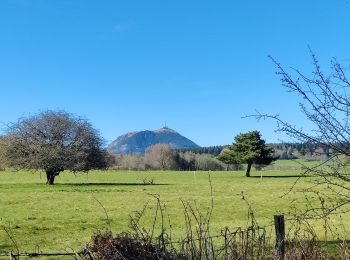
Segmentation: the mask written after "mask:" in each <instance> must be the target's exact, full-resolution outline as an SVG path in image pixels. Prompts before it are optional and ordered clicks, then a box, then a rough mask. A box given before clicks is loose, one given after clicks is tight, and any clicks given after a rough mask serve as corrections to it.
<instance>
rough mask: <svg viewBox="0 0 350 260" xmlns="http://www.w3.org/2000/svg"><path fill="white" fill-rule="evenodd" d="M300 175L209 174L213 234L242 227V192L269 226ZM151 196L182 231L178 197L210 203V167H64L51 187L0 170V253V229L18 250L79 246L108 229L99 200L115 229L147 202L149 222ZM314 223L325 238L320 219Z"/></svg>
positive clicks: (0, 244)
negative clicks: (82, 170) (146, 169)
mask: <svg viewBox="0 0 350 260" xmlns="http://www.w3.org/2000/svg"><path fill="white" fill-rule="evenodd" d="M298 174H299V171H296V170H295V171H283V172H281V171H261V172H254V171H253V173H252V175H253V177H252V178H246V177H245V176H244V172H211V173H210V175H211V181H212V188H213V199H214V209H213V215H212V220H211V228H212V233H213V234H215V233H219V232H220V230H221V229H222V228H224V227H226V226H227V227H231V228H233V227H239V226H242V227H243V226H246V224H247V211H248V206H247V204H246V202H245V201H243V200H242V196H241V193H242V192H243V193H244V196H245V198H246V199H247V200H248V201H249V203H250V204H251V206H252V208H253V210H254V213H255V216H256V219H257V221H258V223H259V224H260V225H270V224H271V223H272V220H273V215H274V214H276V213H285V214H287V217H288V214H289V212H290V209H291V206H292V203H297V207H298V208H299V209H303V208H304V207H305V205H304V202H303V194H302V193H301V192H300V191H301V190H302V189H303V188H306V187H308V186H309V185H310V181H311V180H310V179H308V178H303V179H302V180H301V181H299V182H298V185H297V186H296V188H295V189H294V190H293V191H292V192H291V193H289V194H288V195H287V196H284V197H283V196H282V195H283V194H285V193H286V191H288V190H289V189H290V188H291V186H292V185H293V183H294V182H295V181H296V179H297V176H298ZM261 175H262V176H263V178H261ZM145 180H146V181H149V180H153V181H154V185H145V184H144V181H145ZM150 194H159V195H160V198H161V202H162V203H163V204H165V205H166V214H167V215H168V216H169V218H170V219H171V223H172V227H173V234H174V235H175V236H176V237H180V236H181V235H182V234H184V230H185V223H184V217H183V207H182V204H181V201H180V199H183V200H185V201H190V202H192V203H196V205H197V206H198V208H199V210H201V211H202V212H205V211H206V210H207V208H208V207H209V206H210V201H211V196H210V184H209V179H208V172H171V171H165V172H160V171H158V172H156V171H149V172H134V171H130V172H129V171H106V172H100V171H96V172H91V173H89V174H88V175H86V174H76V175H73V174H72V173H69V172H64V173H62V174H61V175H60V176H59V177H57V179H56V184H55V185H54V186H48V185H45V175H44V174H41V175H40V174H39V173H30V172H0V225H1V229H0V253H5V252H9V251H11V250H13V249H14V246H13V243H12V242H11V239H10V238H9V236H8V234H7V233H6V232H5V231H4V228H5V229H6V230H8V231H9V232H10V233H11V235H12V236H13V238H14V239H15V240H16V242H17V244H18V247H19V249H20V251H21V252H28V251H30V252H33V251H38V250H40V251H45V252H64V251H65V250H68V251H72V249H74V250H80V249H81V248H82V247H83V246H84V245H85V244H86V243H87V242H88V241H89V239H90V238H91V236H92V235H93V234H94V233H96V232H98V231H103V230H106V229H107V228H108V225H107V221H106V215H105V212H104V210H103V208H102V207H101V205H100V204H99V202H100V203H101V204H102V205H103V206H104V208H105V210H106V211H107V213H108V216H109V218H110V220H111V229H112V231H113V232H114V233H117V232H121V231H128V230H129V227H128V225H129V215H130V214H132V213H133V212H134V211H136V210H140V209H142V207H143V206H144V205H145V203H147V202H149V206H150V209H149V210H148V211H147V212H146V216H145V219H144V221H143V222H142V225H144V226H146V227H149V226H150V225H151V223H152V220H153V212H154V208H155V201H154V199H153V198H152V196H151V195H150ZM295 200H296V201H297V202H295ZM98 201H99V202H98ZM293 201H294V202H293ZM333 221H334V222H335V223H337V222H338V221H340V220H339V219H334V220H333ZM339 223H340V222H339ZM342 223H347V225H345V229H347V228H348V227H349V224H348V223H350V218H349V217H347V216H343V218H342ZM314 225H315V227H316V230H317V231H318V232H319V233H320V237H321V238H322V236H323V235H322V234H323V233H322V223H321V222H319V223H318V222H315V223H314ZM339 225H340V224H339ZM287 229H288V222H287ZM271 231H273V230H272V227H271V228H270V232H271ZM346 233H348V232H346V231H344V234H346Z"/></svg>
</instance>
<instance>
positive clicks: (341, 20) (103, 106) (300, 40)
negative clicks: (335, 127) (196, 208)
mask: <svg viewBox="0 0 350 260" xmlns="http://www.w3.org/2000/svg"><path fill="white" fill-rule="evenodd" d="M349 25H350V4H349V2H347V1H346V0H322V1H319V0H306V1H305V0H283V1H281V0H271V1H270V0H267V1H258V0H254V1H247V0H236V1H232V0H230V1H226V0H222V1H207V0H200V1H192V0H191V1H188V0H186V1H182V0H177V1H160V0H159V1H152V0H150V1H141V0H140V1H132V0H130V1H117V0H114V1H107V0H105V1H92V0H74V1H72V0H2V1H1V2H0V35H1V41H0V88H1V101H0V122H1V123H2V124H6V123H8V122H12V121H16V120H17V119H18V118H19V117H21V116H28V115H32V114H35V113H37V112H38V111H41V110H45V109H64V110H67V111H68V112H72V113H74V114H77V115H82V116H85V117H86V118H88V119H89V120H90V121H91V122H92V124H93V125H94V126H95V128H97V129H99V130H100V132H101V135H102V136H103V137H104V138H105V139H106V140H107V142H108V141H111V140H113V139H114V138H116V137H117V136H118V135H120V134H123V133H125V132H128V131H135V130H145V129H157V128H160V127H162V126H163V125H164V122H165V121H166V122H167V125H168V126H169V127H170V128H173V129H175V130H177V131H178V132H180V133H181V134H183V135H185V136H186V137H189V138H190V139H192V140H193V141H195V142H196V143H198V144H199V145H202V146H208V145H222V144H228V143H231V142H232V141H233V137H234V136H235V135H236V134H238V133H241V132H247V131H250V130H256V129H257V130H260V131H261V133H262V135H263V138H265V139H266V140H267V141H268V142H277V141H279V140H281V139H282V140H286V138H285V137H284V136H282V135H280V134H276V133H274V129H275V124H274V122H272V121H267V122H257V121H256V120H255V119H251V118H250V119H242V118H241V117H242V116H245V115H249V114H253V113H254V112H255V110H259V111H261V112H264V113H265V112H266V113H272V114H277V113H278V114H280V116H281V117H282V118H284V119H285V120H287V121H290V122H292V123H293V122H295V123H297V124H298V125H301V126H304V125H307V122H306V121H305V120H304V119H303V117H302V115H301V113H300V112H299V108H298V101H299V100H298V99H297V97H296V96H294V95H293V94H291V93H288V92H287V90H286V89H284V88H283V87H282V86H281V84H280V82H279V78H278V77H277V76H276V75H275V67H274V65H273V64H272V63H271V61H270V60H269V59H268V58H267V55H272V56H273V57H275V58H276V59H277V60H278V61H280V62H281V63H282V64H284V65H286V66H293V67H297V68H300V69H301V70H303V71H306V72H309V71H310V69H311V60H310V56H309V53H308V45H310V47H311V48H312V49H313V50H314V51H315V52H316V53H317V55H318V57H319V59H320V60H321V61H322V62H321V63H322V64H323V65H324V68H325V70H327V69H328V68H329V63H328V62H329V60H330V59H331V58H332V57H337V58H338V59H339V61H341V62H342V61H343V62H345V63H346V62H349V60H350V53H349V42H350V41H349V40H350V34H349V33H348V32H349Z"/></svg>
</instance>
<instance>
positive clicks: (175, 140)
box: [107, 127, 199, 154]
mask: <svg viewBox="0 0 350 260" xmlns="http://www.w3.org/2000/svg"><path fill="white" fill-rule="evenodd" d="M155 144H168V145H169V146H170V147H171V148H173V149H188V148H197V147H199V146H198V145H197V144H195V143H194V142H192V141H191V140H189V139H188V138H186V137H184V136H182V135H180V134H179V133H178V132H176V131H174V130H172V129H170V128H168V127H163V128H160V129H158V130H154V131H149V130H146V131H140V132H129V133H127V134H124V135H121V136H119V137H118V138H117V139H116V140H115V141H113V142H112V143H111V144H110V145H109V146H108V148H107V149H108V151H110V152H111V153H114V154H134V153H136V154H142V153H144V152H145V151H146V149H147V148H148V147H150V146H153V145H155Z"/></svg>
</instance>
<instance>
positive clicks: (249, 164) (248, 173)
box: [245, 163, 252, 177]
mask: <svg viewBox="0 0 350 260" xmlns="http://www.w3.org/2000/svg"><path fill="white" fill-rule="evenodd" d="M251 168H252V163H248V166H247V171H246V172H245V176H246V177H250V169H251Z"/></svg>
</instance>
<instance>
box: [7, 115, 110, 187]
mask: <svg viewBox="0 0 350 260" xmlns="http://www.w3.org/2000/svg"><path fill="white" fill-rule="evenodd" d="M0 142H1V143H0V145H1V149H2V151H3V158H4V161H5V164H6V165H7V166H9V167H13V168H20V169H30V170H44V171H45V172H46V176H47V184H50V185H52V184H54V180H55V177H56V176H57V175H59V174H60V172H62V171H64V170H69V171H73V172H76V171H83V172H87V171H89V170H91V169H97V168H105V167H106V166H107V162H108V156H107V152H106V151H105V150H104V149H102V143H103V142H102V139H101V137H100V136H99V133H98V132H97V131H96V130H95V129H94V128H93V127H92V126H91V124H90V123H89V122H88V121H86V120H85V119H82V118H79V117H76V116H74V115H72V114H69V113H67V112H64V111H45V112H42V113H40V114H38V115H35V116H31V117H28V118H22V119H19V120H18V122H16V123H13V124H10V125H9V126H8V129H7V134H6V135H5V136H4V137H3V138H1V140H0Z"/></svg>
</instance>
